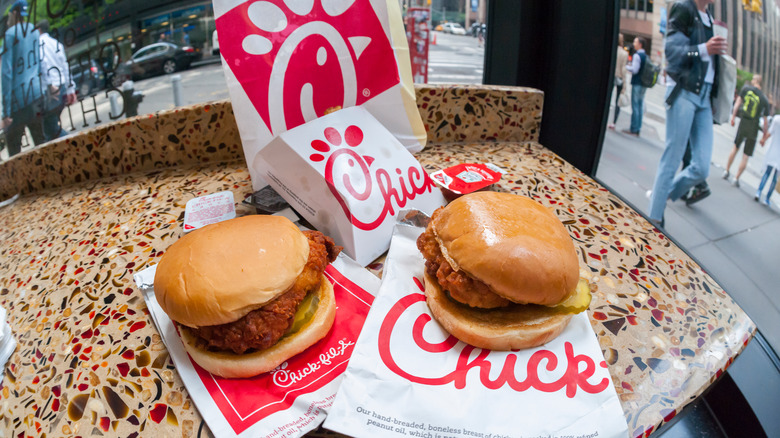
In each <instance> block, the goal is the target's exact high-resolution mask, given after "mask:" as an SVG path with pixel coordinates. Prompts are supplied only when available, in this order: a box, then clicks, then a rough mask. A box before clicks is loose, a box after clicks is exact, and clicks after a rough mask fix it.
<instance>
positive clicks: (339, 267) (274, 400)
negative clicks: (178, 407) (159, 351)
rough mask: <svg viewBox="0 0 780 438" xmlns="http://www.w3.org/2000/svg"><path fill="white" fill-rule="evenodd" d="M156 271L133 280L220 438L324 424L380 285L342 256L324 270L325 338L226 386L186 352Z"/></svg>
mask: <svg viewBox="0 0 780 438" xmlns="http://www.w3.org/2000/svg"><path fill="white" fill-rule="evenodd" d="M156 269H157V265H154V266H151V267H149V268H147V269H145V270H143V271H141V272H139V273H137V274H135V275H134V280H135V282H136V285H137V286H138V288H139V289H141V291H142V292H143V297H144V300H145V301H146V306H147V308H148V309H149V314H150V315H151V316H152V319H153V320H154V324H155V325H156V326H157V329H158V330H159V332H160V336H161V337H162V340H163V342H164V343H165V346H166V347H167V348H168V351H169V352H170V355H171V358H172V359H173V363H174V365H176V371H177V372H178V373H179V375H180V376H181V378H182V381H184V385H185V386H186V387H187V392H189V394H190V397H191V398H192V400H193V402H194V403H195V406H197V407H198V411H199V412H200V414H201V415H202V416H203V419H204V420H205V421H206V423H207V424H208V426H209V429H211V432H212V433H213V434H214V436H215V437H217V438H223V437H229V438H236V437H241V438H245V437H300V436H303V435H304V434H306V433H307V432H309V431H311V430H314V429H316V428H317V427H318V426H319V425H320V424H321V423H322V421H323V420H324V419H325V415H326V413H327V411H328V409H329V408H330V406H331V404H332V403H333V399H334V397H335V394H336V391H337V389H338V387H339V384H340V383H341V379H342V375H343V372H344V370H345V369H346V366H347V362H348V361H349V358H350V356H351V354H352V350H353V348H354V345H355V341H356V340H357V336H358V334H359V333H360V329H361V328H362V326H363V322H364V320H365V318H366V315H367V314H368V310H369V308H370V306H371V302H372V301H373V299H374V295H375V294H376V291H377V290H378V289H379V279H378V278H377V277H376V276H374V275H373V274H371V273H369V272H368V271H367V270H365V269H363V268H362V267H361V266H358V265H357V264H356V263H355V262H354V261H353V260H351V259H350V258H349V257H345V256H343V255H339V257H338V258H337V259H336V261H335V262H333V263H332V264H331V265H329V266H328V267H327V268H326V270H325V276H326V277H327V279H328V280H329V281H330V282H331V283H333V289H334V292H335V295H336V305H337V310H336V320H335V321H334V323H333V328H331V330H330V332H329V333H328V335H326V337H325V338H323V339H322V340H320V341H319V342H317V343H316V344H314V345H312V346H311V347H309V348H308V349H307V350H305V351H304V352H302V353H300V354H298V355H296V356H293V357H292V358H290V359H288V360H287V361H286V362H284V363H283V364H282V365H280V366H279V367H277V368H276V369H274V370H273V371H270V372H268V373H265V374H261V375H259V376H256V377H252V378H248V379H224V378H221V377H217V376H214V375H212V374H210V373H209V372H207V371H205V370H203V369H202V368H201V367H200V366H198V365H197V364H196V363H195V362H193V361H192V359H191V358H190V356H189V355H188V354H187V351H186V350H185V349H184V346H183V345H182V341H181V338H180V337H179V334H178V331H177V328H176V325H175V324H174V323H173V322H172V321H171V320H170V318H168V315H167V314H166V313H165V312H164V311H163V310H162V308H160V305H159V304H158V303H157V299H156V298H155V295H154V274H155V272H156Z"/></svg>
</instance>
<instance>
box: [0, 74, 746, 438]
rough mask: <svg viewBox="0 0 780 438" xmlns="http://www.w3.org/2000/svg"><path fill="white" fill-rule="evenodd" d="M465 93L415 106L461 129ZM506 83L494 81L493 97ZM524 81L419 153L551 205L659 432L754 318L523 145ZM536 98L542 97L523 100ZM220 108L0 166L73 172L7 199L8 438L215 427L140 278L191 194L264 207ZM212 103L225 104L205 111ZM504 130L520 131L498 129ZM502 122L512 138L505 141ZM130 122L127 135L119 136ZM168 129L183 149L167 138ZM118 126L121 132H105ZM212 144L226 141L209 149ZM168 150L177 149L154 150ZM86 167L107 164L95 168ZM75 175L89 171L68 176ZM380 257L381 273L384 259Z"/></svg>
mask: <svg viewBox="0 0 780 438" xmlns="http://www.w3.org/2000/svg"><path fill="white" fill-rule="evenodd" d="M430 90H434V92H433V94H430ZM469 90H471V91H463V90H461V89H455V88H454V87H439V88H431V89H427V88H426V89H418V95H420V94H422V95H424V94H425V93H429V96H431V97H430V98H429V99H428V100H427V101H424V100H423V101H421V102H419V103H420V105H421V106H422V104H423V102H427V103H428V104H429V106H428V109H427V110H426V109H423V110H422V113H423V119H424V120H425V123H426V125H427V126H428V129H429V133H430V132H431V130H432V129H431V127H432V126H434V125H432V124H431V121H435V120H437V117H438V116H437V115H436V114H437V113H439V112H440V113H441V114H442V118H441V119H440V120H449V121H448V122H447V123H454V121H455V118H456V117H455V116H456V115H458V114H461V116H462V118H461V123H463V121H464V120H467V123H473V121H468V120H469V119H468V117H467V116H466V115H464V113H465V108H466V106H467V105H470V106H471V107H472V108H474V107H475V104H474V103H473V102H474V101H473V100H472V99H471V97H474V96H475V93H479V92H480V90H482V91H485V89H484V88H479V87H478V88H470V89H469ZM507 91H508V90H504V89H498V88H496V89H489V90H487V92H488V95H491V96H494V95H496V94H501V93H505V92H507ZM514 91H515V92H517V93H519V95H520V96H521V97H519V98H518V99H517V101H518V104H519V105H521V106H522V107H523V108H524V109H523V111H522V112H515V113H510V114H509V116H508V119H509V121H510V122H509V123H510V124H511V123H515V124H514V125H512V126H513V127H512V128H511V129H510V128H509V127H508V126H509V125H508V124H507V122H506V121H505V119H501V120H500V121H499V119H498V118H490V116H489V117H484V118H479V120H482V121H483V123H484V125H485V126H484V127H482V128H479V129H474V130H469V131H468V132H469V135H470V136H471V137H468V138H467V139H461V140H458V138H457V135H456V136H455V137H453V136H452V135H450V136H449V137H448V136H447V135H444V134H442V136H441V137H436V135H439V134H435V135H434V134H431V141H430V144H429V146H428V147H427V148H426V149H425V150H424V151H423V152H421V153H420V154H419V155H418V158H419V159H420V161H421V162H422V163H423V164H424V165H425V166H426V167H427V168H428V170H431V171H432V170H437V169H439V168H441V167H444V166H448V165H451V164H454V163H459V162H474V161H485V160H489V161H491V162H493V163H494V164H497V165H498V166H500V167H502V168H504V169H505V170H506V171H507V173H506V174H505V175H504V178H503V179H502V180H501V182H500V183H499V184H498V185H497V187H496V189H497V190H502V191H511V192H514V193H518V194H522V195H526V196H531V197H534V198H536V199H537V200H539V201H540V202H541V203H542V204H544V205H546V206H548V207H550V208H552V209H553V210H554V211H555V212H556V214H557V215H558V217H559V218H560V219H561V220H562V221H563V223H564V224H565V225H566V227H567V228H568V230H569V232H570V234H571V235H572V236H573V238H574V239H575V245H576V247H577V251H578V254H579V255H580V267H581V274H582V275H584V276H585V277H586V278H588V279H589V281H590V285H591V289H592V290H593V302H592V303H591V306H590V309H589V311H588V314H589V317H590V320H591V324H592V326H593V328H594V331H595V332H596V334H597V336H598V338H599V342H600V343H601V346H602V349H603V350H604V356H605V359H606V361H607V363H608V364H609V369H610V372H611V374H612V378H613V381H614V383H615V386H616V390H617V392H618V396H619V397H620V400H621V403H622V406H623V410H624V412H625V415H626V419H627V421H628V425H629V431H630V433H631V435H632V436H644V435H648V434H650V433H652V431H654V430H656V429H657V428H658V427H659V426H660V425H661V424H663V423H664V422H666V421H669V420H671V419H672V418H673V417H674V416H675V415H676V414H677V413H679V411H680V410H681V409H682V408H683V407H684V406H685V405H686V404H688V403H690V402H691V401H692V400H693V399H694V398H695V397H696V396H698V395H700V394H701V393H702V392H703V391H704V390H705V389H706V388H707V386H708V385H710V384H711V383H712V382H713V381H714V380H715V379H717V377H718V376H720V374H721V373H722V372H723V371H724V370H725V369H726V368H728V366H729V365H730V364H731V363H732V361H733V360H734V358H735V357H736V356H737V355H738V354H739V353H740V352H741V351H742V349H743V348H744V346H745V345H746V343H747V342H749V340H750V339H751V337H752V334H753V332H754V331H755V326H754V324H753V322H752V321H751V320H750V319H749V318H748V317H747V315H746V314H745V313H744V312H743V311H742V310H741V309H740V308H739V307H738V306H737V305H736V304H735V303H734V302H733V300H732V299H731V298H730V297H729V296H728V295H727V294H725V293H724V292H723V290H722V288H721V287H720V286H719V285H718V284H717V283H715V282H714V281H713V280H712V278H710V277H709V276H708V275H707V274H706V273H705V272H703V271H702V269H701V268H700V267H699V266H698V265H697V264H696V263H694V262H693V261H692V260H691V259H690V258H689V257H688V256H686V254H685V253H684V252H683V251H682V250H680V249H679V248H677V247H676V246H675V245H674V244H673V243H672V242H671V241H669V240H668V239H667V238H665V237H664V236H663V235H662V234H661V233H659V232H658V231H657V230H656V229H655V228H653V227H651V226H650V225H649V224H648V223H647V222H646V221H645V220H644V219H643V218H642V217H641V216H640V215H639V214H637V213H636V212H635V211H633V210H632V209H631V208H630V207H628V206H627V205H626V204H624V203H623V202H622V201H621V200H620V199H619V198H617V197H616V196H614V195H612V194H611V193H609V192H608V191H607V190H606V189H604V188H603V187H601V186H600V185H598V184H597V183H596V182H594V181H593V180H592V179H590V178H589V177H587V176H586V175H583V174H582V173H581V172H579V171H577V170H576V169H574V168H573V167H572V166H570V165H569V164H567V163H566V162H564V161H563V160H562V159H560V158H559V157H557V156H556V155H555V154H553V153H552V152H550V151H549V150H547V149H545V148H544V147H542V146H540V145H539V144H537V143H535V142H534V141H525V140H524V139H525V138H526V137H525V136H526V135H527V136H528V138H530V139H531V140H535V139H536V138H537V136H538V124H539V122H540V118H539V116H540V115H541V101H540V100H538V99H541V94H540V93H538V92H529V91H525V90H522V89H516V90H514ZM477 100H478V101H479V98H477ZM537 100H538V103H539V108H538V109H535V108H536V107H535V106H532V107H531V108H528V107H526V106H525V105H535V104H534V103H533V102H537ZM506 101H509V99H508V98H507V100H506ZM496 102H501V99H500V98H499V99H498V100H497V101H492V103H490V102H482V103H481V104H480V105H481V106H480V107H481V108H490V109H491V110H490V111H493V108H498V106H496V105H497V103H496ZM221 105H223V104H222V103H218V104H211V105H210V106H209V111H206V110H205V107H204V106H196V107H192V108H188V109H183V110H180V111H177V112H174V113H173V114H176V116H173V115H172V114H171V113H165V114H161V115H158V116H155V117H158V119H157V120H155V117H151V118H150V117H141V118H137V119H134V120H131V121H130V124H129V125H126V124H127V123H128V122H122V123H121V124H120V125H122V126H118V125H112V126H108V127H104V128H99V129H98V130H93V131H90V132H89V133H86V134H83V135H84V136H87V137H89V138H81V137H79V138H73V139H66V141H71V142H75V144H76V145H80V146H78V147H81V148H84V147H86V145H87V144H92V145H93V152H90V153H92V154H93V155H89V154H88V153H85V152H83V151H81V152H79V155H78V156H79V157H80V158H79V159H78V160H76V161H74V164H70V163H69V164H68V165H65V164H62V165H61V167H59V168H58V167H56V166H57V164H56V162H57V159H58V158H61V155H57V154H58V153H60V154H61V153H62V152H56V150H57V145H50V146H47V147H44V148H42V149H40V150H36V151H33V152H32V153H29V154H26V155H30V154H33V153H35V156H36V157H37V160H40V162H36V160H31V159H29V158H27V157H26V155H25V156H21V157H19V158H23V159H24V161H23V162H24V163H26V164H25V165H24V166H23V165H21V164H14V162H15V161H16V160H17V158H15V159H14V160H11V161H10V162H7V163H3V164H2V165H0V178H6V179H5V180H3V179H0V188H2V190H7V189H8V179H7V178H8V176H7V175H6V172H8V169H9V168H8V167H7V166H9V165H12V164H13V166H11V167H13V169H14V172H16V173H15V175H17V177H21V176H20V175H32V174H36V172H42V170H41V169H46V168H51V169H52V171H54V170H53V169H63V170H62V172H63V173H62V174H61V175H60V176H59V177H57V178H59V179H57V178H55V177H52V179H50V180H47V181H50V183H47V185H46V186H41V188H36V189H33V188H30V192H29V194H26V195H23V196H22V197H21V198H20V199H19V200H18V201H16V202H15V203H13V204H11V205H10V206H7V207H3V208H2V209H0V305H2V306H3V307H5V308H6V309H7V310H8V321H9V324H10V325H11V327H12V329H13V331H14V333H15V336H16V338H17V340H18V342H19V345H18V347H17V350H16V352H15V353H14V354H13V355H12V356H11V359H10V361H9V366H8V368H7V370H6V374H5V379H4V381H3V383H2V387H0V416H1V417H0V429H2V430H1V431H2V432H3V435H5V436H13V437H24V436H30V437H39V436H47V437H55V436H99V435H106V436H123V437H125V436H134V437H144V436H183V437H190V436H209V435H210V432H209V431H208V427H207V426H206V425H205V423H204V422H203V421H202V418H201V416H200V414H199V413H198V412H197V409H196V408H195V406H194V405H193V403H192V400H191V399H190V398H189V395H188V394H187V391H186V390H185V389H184V386H183V383H182V381H181V378H180V377H179V375H178V373H176V370H175V368H174V367H173V365H172V362H171V360H170V358H169V356H168V353H167V351H166V349H165V347H164V345H163V344H162V342H161V339H160V337H159V335H158V333H157V330H156V328H155V326H154V324H153V322H152V320H151V318H150V316H149V314H148V310H147V309H146V307H145V305H144V301H143V298H142V297H141V295H140V292H139V291H138V290H137V289H136V288H135V286H134V283H133V280H132V274H133V273H134V272H136V271H138V270H141V269H143V268H144V267H146V266H148V265H151V264H154V263H156V262H157V261H158V260H159V257H160V256H161V255H162V253H163V252H164V251H165V250H166V248H167V247H168V246H169V245H170V244H171V243H172V242H174V241H175V240H176V239H178V238H179V237H180V236H181V234H182V232H181V220H182V218H183V214H184V206H185V203H186V202H187V201H188V200H189V199H192V198H193V197H196V196H201V195H205V194H209V193H214V192H218V191H222V190H232V191H233V193H234V195H235V198H236V201H237V213H238V214H239V215H244V214H252V213H253V210H251V209H249V208H248V207H245V206H244V205H242V204H241V201H242V200H243V199H244V198H245V197H246V196H248V195H249V194H250V192H251V184H250V181H249V173H248V171H247V169H246V165H245V163H244V161H243V158H242V156H241V148H240V142H239V139H238V136H237V130H236V129H235V126H225V124H226V123H227V121H228V120H229V119H231V118H232V113H230V111H228V110H227V108H225V107H224V106H221ZM217 108H221V109H219V110H218V111H217ZM458 108H461V109H463V111H461V112H458ZM215 111H216V112H215ZM485 111H488V110H487V109H486V110H485ZM209 113H210V114H212V115H213V114H219V115H217V117H216V119H215V120H214V121H210V120H211V119H210V118H209V116H208V114H209ZM228 113H230V114H228ZM446 114H453V117H452V118H448V116H446ZM519 114H531V116H529V117H531V120H534V122H529V121H528V120H526V119H523V121H522V122H521V121H520V120H521V117H520V116H519ZM211 117H213V116H211ZM488 119H489V120H492V121H491V122H490V123H487V122H485V120H488ZM163 120H166V122H165V123H163V122H162V121H163ZM215 123H220V124H221V126H220V128H219V130H225V132H224V133H215V132H212V131H215V130H218V129H216V127H215V126H214V125H213V124H215ZM439 123H441V122H439ZM170 124H173V125H170ZM195 124H201V125H200V127H199V128H198V127H196V126H195ZM496 124H498V125H496ZM135 125H138V126H137V127H135V128H134V126H135ZM487 125H489V126H487ZM436 126H438V125H436ZM198 129H199V130H200V131H198ZM447 129H448V128H447V126H446V125H445V126H444V127H442V128H440V129H439V131H441V132H444V133H446V131H447ZM532 129H535V130H536V132H531V130H532ZM190 130H192V132H190ZM510 130H516V131H519V132H515V133H514V134H508V133H505V132H504V131H510ZM491 131H492V132H493V133H498V134H499V135H508V136H510V137H500V138H494V137H492V135H493V134H492V133H491ZM101 132H102V133H103V134H100V133H101ZM127 132H130V133H131V135H130V136H129V137H128V136H126V135H125V134H123V135H125V137H122V135H118V136H117V135H114V134H111V133H127ZM175 132H178V134H176V135H177V138H178V139H179V143H178V144H177V143H175V142H174V141H173V139H172V138H170V135H171V134H172V133H175ZM197 132H200V134H197V135H196V133H197ZM453 132H455V134H457V133H458V130H457V129H456V130H454V131H453ZM185 133H189V135H184V134H185ZM109 134H111V140H110V141H109V140H108V139H107V138H105V137H104V135H109ZM483 134H484V135H485V136H483ZM511 136H519V137H511ZM183 138H186V139H187V141H188V142H189V144H188V143H187V142H186V141H183V140H182V139H183ZM216 139H221V140H220V141H219V143H216V144H215V142H216V141H217V140H216ZM435 139H439V141H436V140H435ZM147 141H148V142H151V141H154V142H155V144H154V145H152V144H147V143H146V142H147ZM206 141H208V142H209V146H206V145H205V144H204V142H206ZM108 143H111V144H112V145H111V146H110V147H109V149H112V150H114V149H115V150H122V151H123V152H122V155H121V156H120V161H121V162H122V163H129V164H122V165H119V164H118V163H117V164H112V165H108V163H110V162H112V160H113V159H111V160H109V161H104V160H105V159H106V157H107V156H108V155H104V153H103V152H101V153H99V154H98V155H99V156H96V155H94V151H95V150H100V151H103V150H106V149H105V148H106V147H107V146H105V145H106V144H108ZM219 144H224V145H225V146H224V147H221V148H220V147H219V146H218V145H219ZM94 145H99V147H97V148H95V147H94ZM179 145H181V146H179ZM49 147H51V148H52V150H54V151H55V152H52V151H49V150H46V149H47V148H49ZM163 147H165V148H166V149H173V150H175V152H171V154H172V155H170V156H169V155H167V154H161V153H160V152H159V151H158V152H155V150H156V149H158V148H163ZM138 154H140V155H138ZM141 155H144V156H146V158H143V157H141ZM113 156H116V155H113ZM90 157H91V158H90ZM92 161H97V162H98V163H99V164H94V167H92V166H93V165H91V164H90V163H91V162H92ZM75 163H82V164H80V165H76V164H75ZM127 166H129V167H127ZM66 169H67V170H66ZM96 169H101V170H100V171H97V170H96ZM122 169H127V170H128V171H124V172H123V171H122ZM84 172H87V173H84ZM112 172H116V173H112ZM79 174H81V175H82V176H81V178H82V179H81V181H80V182H79V181H78V180H77V179H76V177H75V176H74V175H79ZM2 175H5V176H2ZM86 178H89V179H88V180H87V179H86ZM57 181H59V182H57ZM64 181H69V182H68V183H65V182H64ZM27 187H33V186H27ZM371 269H372V270H373V271H374V272H375V273H377V274H380V273H381V269H382V263H381V261H379V262H378V263H377V264H374V265H372V266H371ZM313 435H329V433H327V432H324V431H318V432H315V433H314V434H313Z"/></svg>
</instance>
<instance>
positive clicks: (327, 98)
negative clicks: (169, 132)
mask: <svg viewBox="0 0 780 438" xmlns="http://www.w3.org/2000/svg"><path fill="white" fill-rule="evenodd" d="M213 3H214V14H215V16H216V27H217V32H218V33H219V45H220V54H221V56H222V60H223V63H222V65H223V69H224V71H225V78H226V80H227V84H228V89H229V92H230V98H231V101H232V104H233V112H234V113H235V117H236V122H237V124H238V129H239V132H240V134H241V141H242V143H243V147H244V154H245V156H246V160H247V164H250V163H252V162H253V161H254V159H255V156H256V155H257V154H258V152H259V151H260V150H261V149H262V148H263V147H265V145H267V144H268V143H269V142H270V141H271V139H273V138H274V137H275V136H277V135H279V134H281V133H282V132H284V131H286V130H288V129H290V128H294V127H296V126H299V125H301V124H303V123H305V122H307V121H310V120H313V119H315V118H317V117H320V116H322V115H324V114H325V113H326V111H327V110H329V109H332V108H346V107H351V106H356V105H360V106H362V107H364V108H366V109H367V110H368V111H370V112H371V113H372V114H373V115H374V116H375V117H376V118H377V119H378V120H380V122H381V123H382V124H383V125H385V126H386V127H387V128H388V129H389V130H390V131H391V132H392V133H393V135H395V136H396V138H398V139H399V141H400V142H401V143H402V144H403V145H404V146H405V147H407V148H409V150H411V151H413V152H414V151H418V150H420V149H422V147H423V146H424V145H425V141H426V133H425V127H424V126H423V123H422V120H421V118H420V114H419V111H418V109H417V104H416V101H415V91H414V84H413V81H412V74H411V63H410V60H409V47H408V44H407V41H406V35H405V32H404V28H403V22H402V20H401V10H400V6H399V3H398V1H396V0H348V1H342V0H311V1H283V0H257V1H255V0H250V1H241V0H214V1H213ZM249 172H250V175H251V177H252V183H253V188H254V189H255V190H259V189H260V188H261V187H262V186H264V185H265V182H263V181H262V178H261V177H260V175H258V173H257V170H256V169H253V168H252V167H251V166H250V168H249Z"/></svg>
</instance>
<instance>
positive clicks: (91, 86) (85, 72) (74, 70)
mask: <svg viewBox="0 0 780 438" xmlns="http://www.w3.org/2000/svg"><path fill="white" fill-rule="evenodd" d="M70 75H71V79H72V80H73V83H74V85H75V87H76V94H77V95H78V96H79V97H83V96H89V95H90V94H93V93H96V92H98V91H100V90H102V89H104V88H105V87H106V75H105V73H104V72H103V69H102V68H100V65H99V64H98V63H97V62H96V61H95V60H92V59H90V60H86V59H84V60H83V62H78V60H71V64H70Z"/></svg>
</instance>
